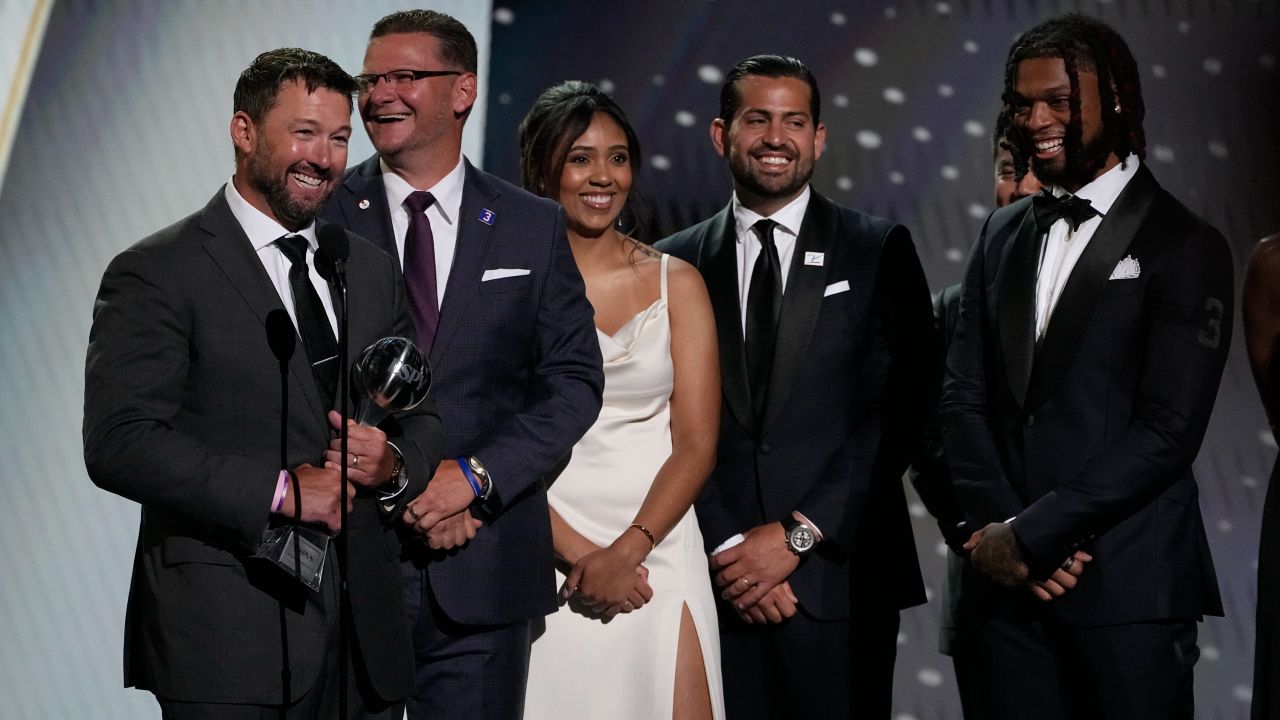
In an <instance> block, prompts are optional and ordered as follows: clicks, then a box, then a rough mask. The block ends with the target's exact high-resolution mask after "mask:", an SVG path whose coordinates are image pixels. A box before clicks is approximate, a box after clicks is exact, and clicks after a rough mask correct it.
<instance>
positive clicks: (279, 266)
mask: <svg viewBox="0 0 1280 720" xmlns="http://www.w3.org/2000/svg"><path fill="white" fill-rule="evenodd" d="M233 179H234V178H233ZM224 195H225V196H226V198H227V205H229V206H231V214H232V215H234V216H235V218H236V221H237V222H239V223H240V227H241V229H243V230H244V234H245V235H248V236H249V242H250V243H251V244H252V245H253V250H254V252H256V253H257V254H258V260H260V261H261V262H262V267H263V269H265V270H266V271H267V277H269V278H271V284H272V285H274V286H275V288H276V292H277V293H279V294H280V302H282V303H284V309H285V310H288V311H289V317H290V318H291V319H292V320H293V326H294V327H295V328H297V327H298V314H297V312H296V311H295V310H294V307H293V304H294V303H293V286H292V285H290V284H289V269H290V268H291V267H293V264H292V263H291V262H289V257H288V256H287V255H285V254H284V250H281V249H280V246H279V245H276V240H279V239H280V238H282V237H284V236H285V235H299V236H301V237H303V238H305V239H306V241H307V274H308V275H309V276H310V277H311V285H312V286H313V287H315V289H316V295H318V296H320V304H321V305H323V306H324V314H325V316H326V317H328V318H329V327H331V328H333V334H334V337H337V335H338V317H337V315H335V314H334V312H333V298H331V297H329V283H327V282H325V280H324V278H322V277H320V273H318V272H316V261H315V256H316V247H317V241H316V224H315V222H314V221H313V222H312V223H311V224H310V225H308V226H306V227H304V228H302V229H301V230H299V231H298V232H290V231H289V230H286V229H285V227H284V226H283V225H281V224H280V223H278V222H276V221H275V220H273V219H271V218H270V217H268V216H267V215H266V214H265V213H263V212H262V211H261V210H259V209H258V208H256V207H254V206H252V205H250V204H249V201H248V200H245V199H244V197H243V196H241V195H240V192H239V191H238V190H236V186H235V183H234V182H228V183H227V186H226V190H225V191H224Z"/></svg>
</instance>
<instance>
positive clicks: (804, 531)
mask: <svg viewBox="0 0 1280 720" xmlns="http://www.w3.org/2000/svg"><path fill="white" fill-rule="evenodd" d="M782 529H783V530H784V531H785V532H786V533H787V549H788V550H790V551H791V552H793V553H795V554H796V555H797V556H799V557H804V556H805V555H807V554H808V553H809V552H810V551H812V550H813V548H814V546H815V545H817V538H816V537H814V535H813V528H811V527H809V526H808V525H805V524H804V523H802V522H800V521H799V520H797V519H795V518H794V517H792V516H791V515H788V516H786V517H784V518H783V519H782Z"/></svg>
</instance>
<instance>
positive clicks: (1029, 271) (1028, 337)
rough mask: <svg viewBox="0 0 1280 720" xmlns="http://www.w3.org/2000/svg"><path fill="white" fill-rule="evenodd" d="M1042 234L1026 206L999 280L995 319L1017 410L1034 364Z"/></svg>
mask: <svg viewBox="0 0 1280 720" xmlns="http://www.w3.org/2000/svg"><path fill="white" fill-rule="evenodd" d="M1042 241H1043V238H1042V230H1041V229H1040V228H1038V227H1036V221H1035V216H1034V214H1033V213H1032V212H1031V208H1030V206H1029V205H1028V206H1027V213H1026V214H1025V215H1023V216H1022V225H1021V226H1019V228H1018V233H1017V235H1016V236H1015V237H1014V240H1013V247H1012V248H1010V250H1009V257H1008V259H1007V260H1006V261H1005V269H1004V276H1003V277H1002V278H1001V280H1000V309H999V315H998V323H999V332H1000V349H1001V351H1002V352H1003V354H1004V364H1005V373H1006V374H1007V375H1008V380H1009V391H1010V392H1012V393H1013V397H1014V399H1015V400H1016V401H1017V402H1018V405H1019V406H1025V405H1026V398H1027V387H1028V386H1029V385H1030V384H1031V368H1032V364H1033V363H1034V362H1035V343H1036V266H1037V264H1038V263H1039V262H1040V244H1041V242H1042Z"/></svg>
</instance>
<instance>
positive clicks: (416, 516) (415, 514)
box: [404, 505, 422, 520]
mask: <svg viewBox="0 0 1280 720" xmlns="http://www.w3.org/2000/svg"><path fill="white" fill-rule="evenodd" d="M404 511H405V512H407V513H409V517H411V518H413V519H414V520H421V519H422V516H421V515H419V514H418V511H417V510H414V509H413V506H412V505H405V506H404Z"/></svg>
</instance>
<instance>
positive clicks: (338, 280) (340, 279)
mask: <svg viewBox="0 0 1280 720" xmlns="http://www.w3.org/2000/svg"><path fill="white" fill-rule="evenodd" d="M335 265H336V266H337V271H336V272H335V273H334V282H333V284H334V285H335V286H336V287H337V289H338V298H339V301H338V308H339V310H338V398H339V400H338V412H339V414H340V415H341V416H342V417H341V421H342V422H341V425H340V426H339V430H338V437H339V443H340V447H341V455H340V456H339V457H341V458H342V463H341V465H342V469H341V473H342V497H341V500H340V502H339V503H338V508H339V511H338V513H339V514H338V517H339V518H340V522H341V526H342V532H341V533H339V535H338V717H339V718H346V717H347V707H348V705H347V669H348V666H349V663H350V657H351V621H350V607H349V605H350V602H351V596H350V594H349V591H348V587H347V538H348V536H349V534H348V531H347V496H348V488H349V487H350V485H349V484H348V483H350V482H351V480H350V478H348V477H347V461H346V457H347V417H348V416H349V410H348V407H347V405H348V402H349V401H348V395H350V387H349V386H350V378H351V373H350V371H349V370H348V368H347V282H346V277H345V276H344V275H343V272H342V263H341V262H338V263H335Z"/></svg>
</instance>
